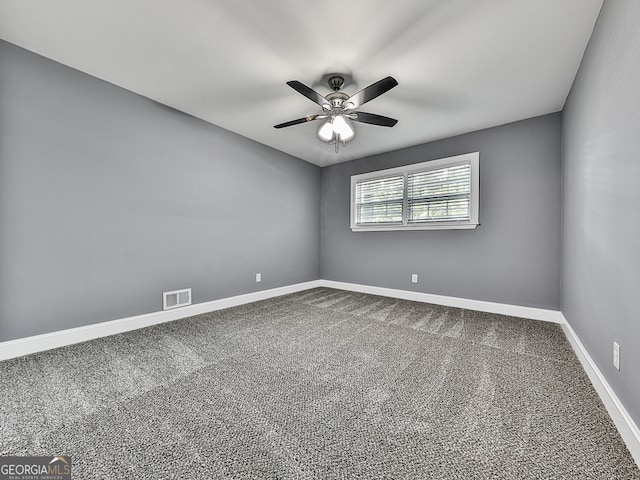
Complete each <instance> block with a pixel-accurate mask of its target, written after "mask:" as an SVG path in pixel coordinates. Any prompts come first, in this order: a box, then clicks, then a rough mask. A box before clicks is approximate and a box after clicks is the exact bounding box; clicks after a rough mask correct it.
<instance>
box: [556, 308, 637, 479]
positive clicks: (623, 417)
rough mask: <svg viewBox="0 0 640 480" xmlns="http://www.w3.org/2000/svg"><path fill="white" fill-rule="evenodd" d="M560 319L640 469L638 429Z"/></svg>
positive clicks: (573, 333) (595, 366)
mask: <svg viewBox="0 0 640 480" xmlns="http://www.w3.org/2000/svg"><path fill="white" fill-rule="evenodd" d="M561 315H562V314H561ZM562 319H563V324H562V329H563V330H564V333H565V335H566V336H567V338H568V339H569V343H571V346H572V347H573V350H574V352H575V353H576V356H577V357H578V359H579V360H580V363H581V364H582V368H584V370H585V371H586V372H587V375H588V376H589V380H591V383H592V384H593V386H594V388H595V389H596V392H598V395H599V396H600V400H602V403H604V406H605V407H606V408H607V411H608V412H609V416H611V419H612V420H613V423H614V424H615V426H616V428H617V429H618V432H619V433H620V436H621V437H622V440H624V443H625V444H626V445H627V448H628V449H629V452H631V456H632V457H633V459H634V460H635V461H636V465H638V468H640V429H638V426H637V425H636V424H635V422H634V421H633V419H632V418H631V415H629V412H627V409H626V408H624V405H622V403H621V402H620V400H619V399H618V396H617V395H616V394H615V392H614V391H613V389H612V388H611V385H609V382H607V379H606V378H605V377H604V375H602V372H601V371H600V369H599V368H598V366H597V365H596V363H595V362H594V361H593V359H592V358H591V355H589V352H587V350H586V349H585V348H584V345H582V342H581V341H580V339H579V338H578V335H576V332H575V331H574V330H573V328H571V325H570V324H569V322H568V321H567V319H566V318H565V317H564V315H562Z"/></svg>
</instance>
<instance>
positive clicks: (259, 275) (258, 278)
mask: <svg viewBox="0 0 640 480" xmlns="http://www.w3.org/2000/svg"><path fill="white" fill-rule="evenodd" d="M261 281H262V274H261V273H256V282H261Z"/></svg>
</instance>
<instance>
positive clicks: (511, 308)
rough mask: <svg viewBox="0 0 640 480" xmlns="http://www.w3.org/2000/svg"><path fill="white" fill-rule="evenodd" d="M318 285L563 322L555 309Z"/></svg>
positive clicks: (336, 284) (345, 285)
mask: <svg viewBox="0 0 640 480" xmlns="http://www.w3.org/2000/svg"><path fill="white" fill-rule="evenodd" d="M320 286H322V287H328V288H337V289H340V290H350V291H352V292H360V293H370V294H372V295H380V296H383V297H392V298H401V299H403V300H413V301H414V302H424V303H433V304H436V305H444V306H446V307H457V308H466V309H468V310H477V311H480V312H487V313H498V314H501V315H510V316H512V317H520V318H530V319H532V320H543V321H545V322H553V323H563V321H564V317H562V313H561V312H559V311H557V310H547V309H544V308H533V307H521V306H519V305H510V304H507V303H494V302H485V301H482V300H470V299H468V298H459V297H447V296H444V295H434V294H431V293H422V292H412V291H410V290H396V289H393V288H385V287H372V286H370V285H359V284H356V283H344V282H334V281H333V280H320Z"/></svg>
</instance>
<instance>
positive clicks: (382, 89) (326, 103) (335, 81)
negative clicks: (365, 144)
mask: <svg viewBox="0 0 640 480" xmlns="http://www.w3.org/2000/svg"><path fill="white" fill-rule="evenodd" d="M328 83H329V87H330V88H331V89H332V90H333V92H331V93H329V94H328V95H326V96H324V97H323V96H322V95H320V94H319V93H318V92H316V91H315V90H313V89H312V88H310V87H307V86H306V85H304V84H303V83H300V82H299V81H297V80H292V81H290V82H287V85H289V86H290V87H291V88H293V89H294V90H295V91H296V92H298V93H301V94H302V95H304V96H305V97H307V98H308V99H309V100H311V101H312V102H315V103H317V104H318V105H320V106H321V107H322V113H319V114H317V115H308V116H306V117H303V118H298V119H296V120H291V121H289V122H284V123H280V124H278V125H274V127H275V128H284V127H290V126H292V125H299V124H301V123H306V122H311V121H313V120H322V119H327V121H326V122H324V123H323V124H322V125H321V126H320V129H319V130H318V136H319V137H320V139H321V140H322V141H325V142H328V143H329V144H334V143H335V146H336V153H338V147H339V144H340V143H342V146H345V145H346V144H347V142H348V141H349V140H351V139H352V138H353V137H354V136H355V132H354V130H353V127H352V126H351V125H350V124H349V120H353V121H355V122H361V123H369V124H371V125H380V126H382V127H393V126H394V125H395V124H396V123H398V120H396V119H395V118H389V117H385V116H382V115H377V114H375V113H367V112H360V111H357V110H356V109H357V108H359V107H360V106H361V105H363V104H365V103H367V102H369V101H371V100H373V99H374V98H376V97H379V96H380V95H382V94H383V93H386V92H388V91H389V90H391V89H392V88H393V87H395V86H396V85H398V82H397V81H396V79H395V78H393V77H386V78H383V79H382V80H379V81H377V82H375V83H372V84H371V85H369V86H368V87H366V88H363V89H362V90H360V91H359V92H357V93H356V94H354V95H352V96H349V95H347V94H346V93H344V92H341V91H340V89H341V88H342V86H343V85H344V77H343V76H342V75H339V74H335V75H331V76H330V77H329V80H328Z"/></svg>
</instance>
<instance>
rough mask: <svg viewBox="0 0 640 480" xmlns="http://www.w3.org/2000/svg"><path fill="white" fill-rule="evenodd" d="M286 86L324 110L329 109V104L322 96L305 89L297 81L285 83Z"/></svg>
mask: <svg viewBox="0 0 640 480" xmlns="http://www.w3.org/2000/svg"><path fill="white" fill-rule="evenodd" d="M287 85H289V86H290V87H291V88H293V89H294V90H295V91H296V92H298V93H301V94H302V95H304V96H305V97H307V98H308V99H309V100H311V101H312V102H315V103H317V104H318V105H320V106H321V107H322V108H324V109H325V110H330V109H331V105H330V104H329V102H328V101H327V99H326V98H324V97H323V96H322V95H320V94H319V93H318V92H316V91H315V90H313V89H312V88H309V87H307V86H306V85H305V84H303V83H300V82H299V81H297V80H291V81H290V82H287Z"/></svg>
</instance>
